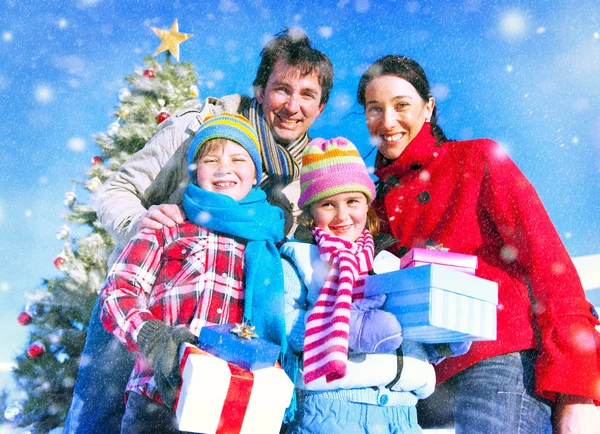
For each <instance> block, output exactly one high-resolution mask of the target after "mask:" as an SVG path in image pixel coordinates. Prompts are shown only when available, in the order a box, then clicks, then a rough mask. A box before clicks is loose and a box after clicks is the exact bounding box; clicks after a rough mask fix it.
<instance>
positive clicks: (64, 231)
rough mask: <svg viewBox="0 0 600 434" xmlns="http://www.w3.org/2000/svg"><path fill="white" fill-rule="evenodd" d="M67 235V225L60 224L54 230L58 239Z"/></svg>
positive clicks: (63, 238) (69, 232)
mask: <svg viewBox="0 0 600 434" xmlns="http://www.w3.org/2000/svg"><path fill="white" fill-rule="evenodd" d="M69 235H71V228H69V227H68V226H67V225H62V226H61V227H60V228H58V230H57V231H56V238H57V239H59V240H66V239H67V238H69Z"/></svg>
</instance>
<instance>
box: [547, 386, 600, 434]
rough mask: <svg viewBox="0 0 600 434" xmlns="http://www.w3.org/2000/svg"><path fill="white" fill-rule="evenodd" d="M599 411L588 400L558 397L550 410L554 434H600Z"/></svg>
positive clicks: (568, 396)
mask: <svg viewBox="0 0 600 434" xmlns="http://www.w3.org/2000/svg"><path fill="white" fill-rule="evenodd" d="M599 414H600V413H599V409H598V408H596V406H595V405H594V402H593V401H592V400H591V399H589V398H583V397H581V396H574V395H564V394H560V395H558V397H557V399H556V402H555V403H554V407H553V410H552V419H553V420H552V423H553V425H554V433H555V434H600V416H599Z"/></svg>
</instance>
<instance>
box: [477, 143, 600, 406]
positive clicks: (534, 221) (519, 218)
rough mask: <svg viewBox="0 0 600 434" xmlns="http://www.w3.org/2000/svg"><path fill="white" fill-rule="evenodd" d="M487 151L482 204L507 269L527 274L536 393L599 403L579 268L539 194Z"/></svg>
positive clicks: (596, 338)
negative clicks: (536, 343) (536, 340)
mask: <svg viewBox="0 0 600 434" xmlns="http://www.w3.org/2000/svg"><path fill="white" fill-rule="evenodd" d="M488 145H489V148H486V149H485V150H484V152H485V157H484V158H485V173H484V174H483V183H482V190H481V197H480V198H479V205H480V206H481V207H482V208H483V209H485V212H486V213H487V214H488V215H489V216H490V218H491V219H492V220H493V222H494V224H495V226H496V228H497V230H498V231H499V233H500V235H501V237H502V241H503V247H502V249H501V259H502V260H503V261H504V263H506V264H507V266H510V264H511V263H513V262H516V263H517V264H519V265H521V266H522V267H523V268H524V269H525V271H526V272H527V276H528V279H529V285H530V289H531V296H532V298H533V309H532V310H533V314H534V320H535V323H536V324H535V325H536V327H537V329H538V331H539V335H540V347H539V352H538V357H537V360H536V373H535V374H536V378H535V387H536V393H538V394H540V395H541V396H543V397H545V398H548V399H551V400H555V399H556V397H557V394H572V395H578V396H583V397H587V398H592V399H595V400H596V401H600V388H598V384H600V333H598V331H597V330H596V329H595V326H596V325H598V324H599V322H598V320H597V319H596V318H595V317H594V315H593V313H592V312H593V311H592V306H591V304H590V303H588V302H587V301H586V300H585V295H584V292H583V288H582V286H581V283H580V280H579V276H578V274H577V271H576V270H575V267H574V265H573V263H572V261H571V258H570V257H569V254H568V253H567V251H566V249H565V247H564V245H563V243H562V241H561V239H560V237H559V235H558V233H557V231H556V229H555V228H554V225H553V224H552V222H551V220H550V217H549V216H548V214H547V212H546V210H545V208H544V206H543V204H542V202H541V200H540V198H539V197H538V195H537V193H536V191H535V189H534V188H533V186H532V185H531V184H530V183H529V181H528V180H527V179H526V178H525V176H524V175H523V174H522V173H521V171H520V170H519V169H518V168H517V167H516V165H515V164H514V163H513V162H512V161H511V160H510V158H509V157H508V156H507V155H506V154H505V153H504V152H503V151H502V150H501V149H500V147H499V146H498V145H497V144H495V143H494V142H491V141H490V143H488Z"/></svg>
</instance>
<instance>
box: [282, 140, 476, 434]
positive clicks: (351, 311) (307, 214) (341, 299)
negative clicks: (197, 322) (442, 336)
mask: <svg viewBox="0 0 600 434" xmlns="http://www.w3.org/2000/svg"><path fill="white" fill-rule="evenodd" d="M300 183H301V195H300V199H299V201H298V206H299V207H300V208H302V209H303V214H302V215H301V217H300V223H301V224H303V225H304V227H308V228H311V229H312V233H310V232H309V233H308V236H306V234H305V235H300V234H299V232H297V233H296V234H297V235H296V238H295V239H293V240H291V241H289V242H287V243H285V244H284V245H283V246H282V247H281V252H282V254H283V257H284V261H283V268H284V281H285V300H286V329H287V334H288V343H289V346H290V348H291V349H292V350H293V351H295V352H297V353H301V352H303V366H302V369H300V370H299V376H298V377H299V378H298V380H297V386H298V389H297V392H298V394H297V395H298V409H297V412H296V415H295V420H294V421H293V423H292V424H291V425H290V426H289V431H288V432H289V433H292V434H298V433H328V434H334V433H345V434H353V433H375V432H376V433H420V432H422V431H421V428H420V427H419V424H418V423H417V417H416V408H415V404H416V402H417V400H418V399H419V398H425V397H427V396H429V395H430V394H431V393H432V392H433V389H434V385H435V374H434V371H433V368H432V366H431V364H430V363H429V362H428V361H427V353H426V351H425V349H424V347H423V346H422V345H421V344H418V343H415V342H408V341H404V343H403V342H402V332H401V326H400V324H399V323H398V321H397V319H396V318H395V316H394V315H392V314H390V313H388V312H384V311H383V310H380V309H379V308H380V307H381V306H382V305H383V303H384V301H385V297H378V298H368V299H367V298H364V294H363V290H362V286H363V284H364V277H365V275H366V274H367V273H368V272H369V271H371V270H372V269H373V268H375V271H377V272H382V271H391V270H397V269H398V268H399V259H398V258H396V257H395V256H393V255H392V254H391V253H388V252H381V253H380V254H378V255H376V254H375V251H376V250H379V248H380V247H382V246H381V245H380V244H381V243H379V242H378V243H375V242H374V240H373V236H372V234H374V233H376V232H377V229H378V224H377V223H378V220H377V218H376V216H375V214H374V212H373V211H372V210H371V208H370V207H369V203H370V202H371V201H372V199H373V198H374V196H375V186H374V184H373V181H372V180H371V178H370V177H369V174H368V172H367V168H366V167H365V164H364V162H363V160H362V158H361V157H360V155H359V153H358V151H357V150H356V148H355V147H354V145H353V144H352V143H350V142H349V141H348V140H346V139H344V138H342V137H338V138H336V139H332V140H324V139H315V140H313V141H311V142H310V143H309V144H308V146H307V148H306V149H305V151H304V154H303V157H302V171H301V174H300ZM305 232H306V231H305ZM466 348H468V346H466ZM430 350H431V353H432V355H433V353H434V351H433V348H430ZM463 351H466V349H464V350H463Z"/></svg>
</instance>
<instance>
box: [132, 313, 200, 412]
mask: <svg viewBox="0 0 600 434" xmlns="http://www.w3.org/2000/svg"><path fill="white" fill-rule="evenodd" d="M185 342H188V343H190V344H197V343H198V338H197V337H196V336H195V335H194V334H193V333H192V332H191V331H190V330H189V329H187V328H185V327H169V326H167V325H166V324H165V323H163V322H162V321H158V320H152V321H148V322H146V324H144V325H143V326H142V328H141V329H140V332H139V334H138V344H139V346H140V348H141V349H142V354H143V355H144V357H146V359H147V360H148V362H149V363H150V366H152V370H153V371H154V381H155V382H156V387H158V392H159V393H160V396H161V397H162V399H163V401H164V402H165V404H166V405H167V407H169V408H170V409H171V410H172V409H173V407H174V405H175V400H176V399H177V390H178V389H179V386H180V384H181V375H180V373H179V347H180V346H181V345H182V344H183V343H185Z"/></svg>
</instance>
